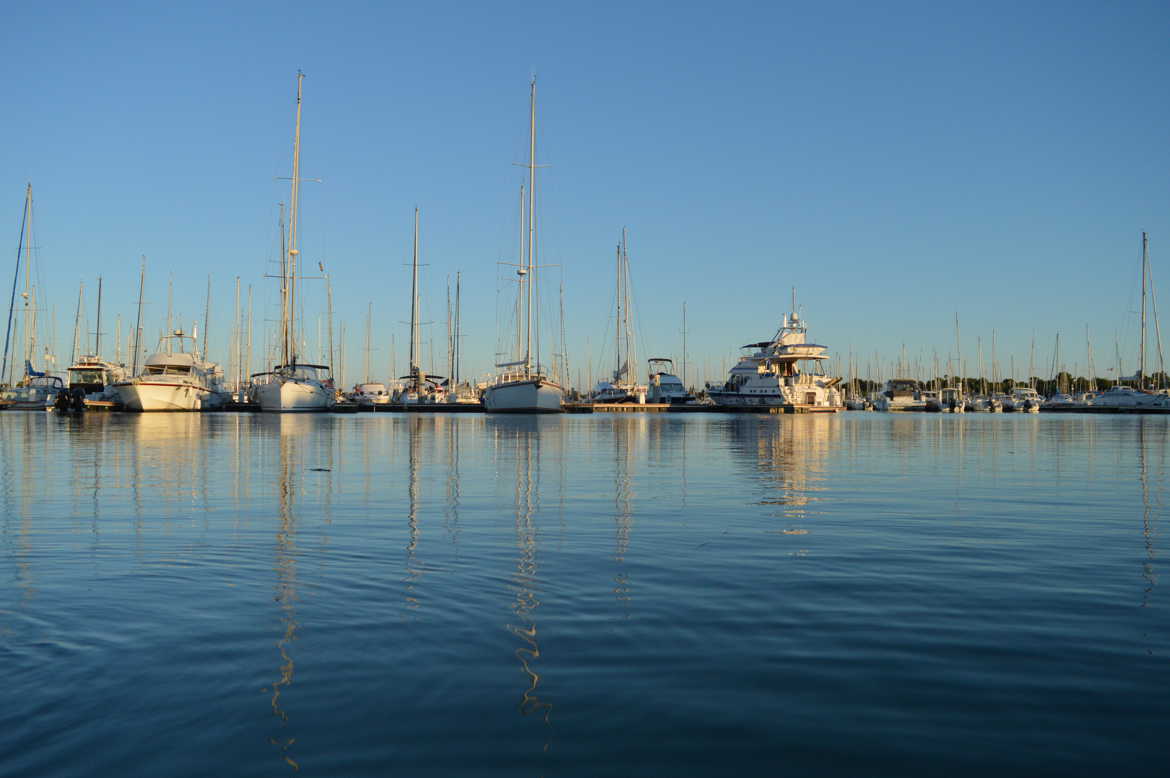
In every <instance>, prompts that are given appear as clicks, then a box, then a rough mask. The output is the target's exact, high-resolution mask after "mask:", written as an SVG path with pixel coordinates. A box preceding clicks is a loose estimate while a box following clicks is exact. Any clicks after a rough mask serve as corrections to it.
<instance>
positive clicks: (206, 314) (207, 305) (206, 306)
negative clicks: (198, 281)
mask: <svg viewBox="0 0 1170 778" xmlns="http://www.w3.org/2000/svg"><path fill="white" fill-rule="evenodd" d="M210 328H211V274H210V273H209V274H208V275H207V297H205V298H203V348H202V349H201V350H199V353H200V357H199V358H200V359H202V360H203V361H205V362H206V361H207V331H208V330H209V329H210ZM198 345H199V344H197V343H196V344H195V346H198Z"/></svg>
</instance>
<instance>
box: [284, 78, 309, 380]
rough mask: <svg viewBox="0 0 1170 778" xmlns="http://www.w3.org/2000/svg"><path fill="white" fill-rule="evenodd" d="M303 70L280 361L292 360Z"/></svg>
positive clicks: (294, 358)
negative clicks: (282, 357)
mask: <svg viewBox="0 0 1170 778" xmlns="http://www.w3.org/2000/svg"><path fill="white" fill-rule="evenodd" d="M304 80H305V74H304V73H302V72H301V71H299V70H298V71H297V121H296V127H295V129H294V131H293V168H292V192H291V194H290V198H291V199H290V200H289V207H288V281H287V283H286V285H285V303H284V308H285V311H284V315H283V316H282V317H281V318H282V319H283V321H284V345H283V351H284V355H285V360H284V363H285V364H286V365H287V364H289V363H292V364H296V361H297V348H296V306H297V291H296V290H297V259H298V255H299V254H300V250H299V249H298V248H297V239H298V238H299V237H300V235H299V232H298V230H299V217H300V203H301V84H302V82H303V81H304Z"/></svg>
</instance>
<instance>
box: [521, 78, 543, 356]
mask: <svg viewBox="0 0 1170 778" xmlns="http://www.w3.org/2000/svg"><path fill="white" fill-rule="evenodd" d="M529 89H530V91H529V100H528V102H529V122H528V290H527V305H526V306H525V328H524V330H525V338H524V372H525V373H530V372H531V371H532V326H533V312H532V300H533V286H535V284H536V220H535V217H536V77H535V76H533V78H532V83H531V85H530V88H529ZM537 361H538V362H539V361H540V357H539V355H537Z"/></svg>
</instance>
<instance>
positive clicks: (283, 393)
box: [256, 378, 334, 413]
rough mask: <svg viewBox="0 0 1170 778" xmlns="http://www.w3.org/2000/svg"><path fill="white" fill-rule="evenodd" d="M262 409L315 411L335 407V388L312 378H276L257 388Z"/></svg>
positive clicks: (299, 411)
mask: <svg viewBox="0 0 1170 778" xmlns="http://www.w3.org/2000/svg"><path fill="white" fill-rule="evenodd" d="M256 401H257V402H258V403H260V410H262V411H265V412H272V413H313V412H319V411H327V410H329V409H330V408H332V407H333V403H334V399H333V390H332V389H330V388H328V387H326V386H325V385H323V384H321V383H320V382H318V381H312V380H306V379H302V380H291V379H285V378H280V379H277V378H274V379H273V380H271V381H269V382H268V383H266V384H260V386H259V387H257V389H256Z"/></svg>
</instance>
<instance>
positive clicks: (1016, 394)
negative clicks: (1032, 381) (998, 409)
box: [1003, 386, 1044, 413]
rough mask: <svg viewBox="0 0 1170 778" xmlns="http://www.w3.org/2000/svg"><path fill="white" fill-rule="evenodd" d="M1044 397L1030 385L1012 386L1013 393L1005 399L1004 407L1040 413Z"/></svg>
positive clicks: (1017, 411) (1018, 411) (1020, 411)
mask: <svg viewBox="0 0 1170 778" xmlns="http://www.w3.org/2000/svg"><path fill="white" fill-rule="evenodd" d="M1043 404H1044V398H1043V397H1041V396H1040V394H1039V392H1037V391H1036V390H1035V389H1033V388H1032V387H1030V386H1015V387H1012V393H1011V394H1010V395H1008V396H1007V399H1005V400H1004V401H1003V409H1004V410H1005V411H1009V412H1012V411H1014V412H1016V413H1039V412H1040V406H1041V405H1043Z"/></svg>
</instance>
